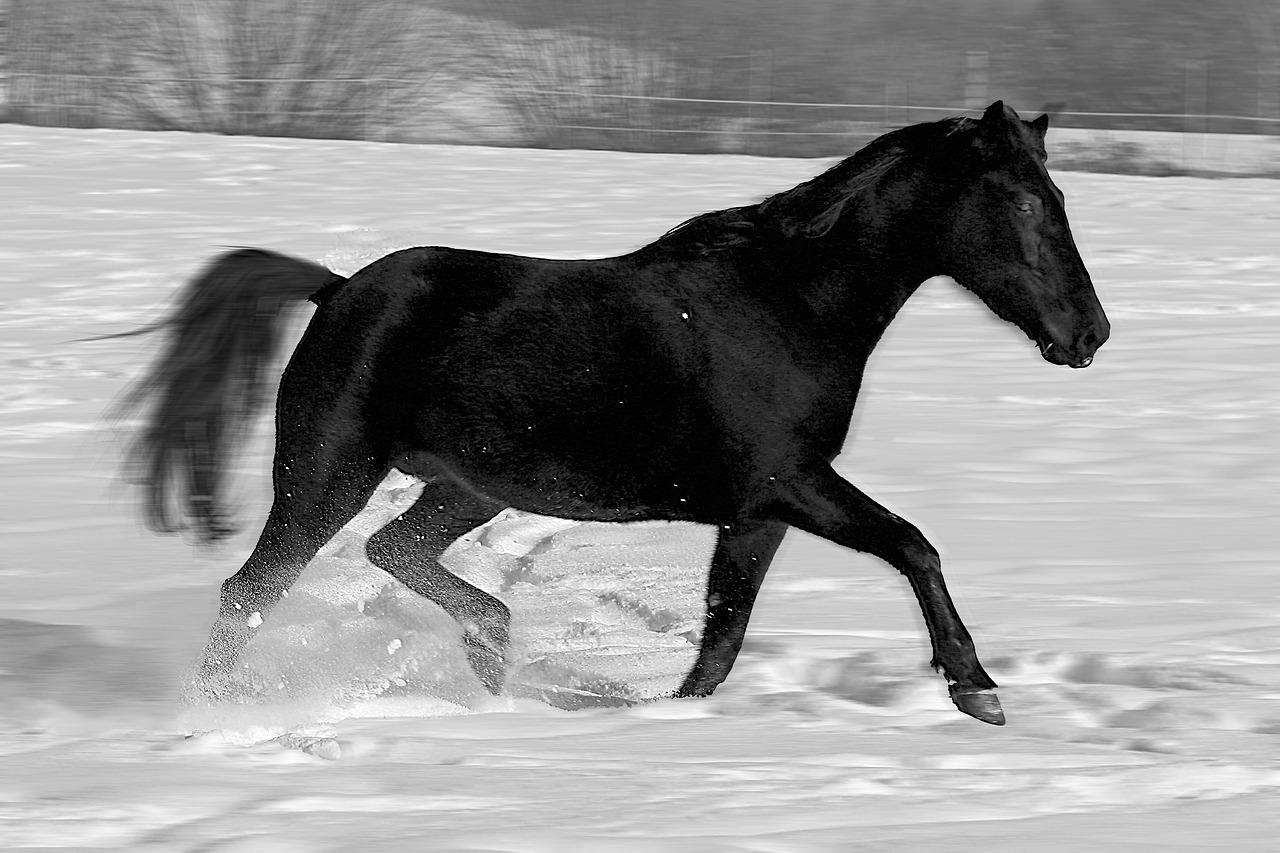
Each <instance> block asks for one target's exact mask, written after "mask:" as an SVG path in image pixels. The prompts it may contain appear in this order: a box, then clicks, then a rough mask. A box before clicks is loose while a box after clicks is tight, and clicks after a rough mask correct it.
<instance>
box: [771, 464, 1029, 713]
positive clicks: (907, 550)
mask: <svg viewBox="0 0 1280 853" xmlns="http://www.w3.org/2000/svg"><path fill="white" fill-rule="evenodd" d="M777 515H778V517H779V518H782V519H784V520H785V521H787V522H788V523H789V524H792V525H795V526H796V527H799V528H801V529H802V530H807V531H809V532H810V533H814V534H816V535H818V536H821V537H823V538H824V539H829V540H831V541H832V542H836V543H837V544H840V545H844V546H845V547H847V548H852V549H854V550H856V551H862V552H865V553H868V554H873V555H875V556H877V557H879V558H881V559H882V560H884V561H886V562H887V563H889V564H890V565H892V566H893V567H894V568H896V569H897V570H898V571H900V572H901V573H902V574H903V575H904V576H905V577H906V579H907V581H908V582H909V583H910V584H911V589H912V591H913V592H914V593H915V596H916V600H917V602H919V604H920V611H921V613H922V614H923V616H924V623H925V626H926V628H928V631H929V640H930V644H931V646H932V648H933V660H932V661H931V663H932V665H933V667H934V669H937V670H940V671H941V672H942V674H943V676H944V677H945V678H946V679H947V683H948V685H949V689H950V693H951V700H952V701H953V702H954V703H955V705H956V707H957V708H959V709H960V710H961V711H963V712H964V713H966V714H968V715H969V716H971V717H974V718H976V719H979V720H981V721H983V722H984V723H991V724H992V725H997V726H1000V725H1004V712H1003V711H1002V710H1001V709H1000V700H999V699H998V698H996V694H995V693H994V692H993V690H992V688H994V687H995V686H996V683H995V682H994V681H993V680H992V679H991V676H989V675H987V673H986V671H985V670H984V669H983V668H982V664H981V663H980V662H979V661H978V653H977V650H976V649H975V648H974V645H973V638H972V637H971V636H970V635H969V631H968V629H967V628H965V626H964V623H963V622H962V621H960V615H959V613H957V612H956V606H955V603H954V602H952V600H951V595H950V593H948V592H947V586H946V583H945V582H944V581H943V578H942V563H941V561H940V560H939V558H938V552H937V550H936V549H935V548H934V547H933V546H932V545H931V544H929V541H928V540H927V539H925V537H924V535H923V534H922V533H921V532H920V531H919V530H917V529H916V528H915V526H914V525H912V524H910V523H909V522H907V521H905V520H903V519H901V518H899V517H898V516H896V515H894V514H893V513H892V512H890V511H889V510H887V509H885V508H884V507H883V506H881V505H880V504H878V503H876V502H875V501H874V500H872V499H871V498H869V497H867V496H866V495H865V494H863V493H862V492H861V491H860V490H859V489H858V488H857V487H855V486H853V485H852V484H850V483H849V482H847V481H846V480H844V479H842V478H841V477H840V476H839V475H838V474H836V472H835V471H834V470H832V469H831V467H830V466H829V465H825V464H824V465H821V466H814V467H813V468H812V469H810V470H808V471H805V472H804V473H803V474H798V475H797V476H795V477H793V478H790V479H789V480H788V482H786V484H785V485H784V488H783V490H782V492H781V495H780V499H779V501H778V505H777Z"/></svg>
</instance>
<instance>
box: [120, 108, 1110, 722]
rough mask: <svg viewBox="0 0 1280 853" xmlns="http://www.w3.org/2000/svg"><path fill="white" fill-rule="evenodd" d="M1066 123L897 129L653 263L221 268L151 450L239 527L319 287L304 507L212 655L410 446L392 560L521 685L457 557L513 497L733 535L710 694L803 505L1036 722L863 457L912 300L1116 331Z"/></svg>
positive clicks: (216, 658)
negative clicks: (858, 478)
mask: <svg viewBox="0 0 1280 853" xmlns="http://www.w3.org/2000/svg"><path fill="white" fill-rule="evenodd" d="M1047 127H1048V119H1047V117H1046V116H1041V117H1040V118H1039V119H1036V120H1035V121H1032V122H1024V121H1022V120H1021V119H1019V118H1018V116H1017V114H1016V113H1015V112H1014V111H1013V110H1011V109H1009V108H1007V107H1005V106H1004V105H1003V104H1002V103H1001V102H999V101H997V102H996V103H994V104H992V105H991V106H990V107H989V108H988V109H987V110H986V111H985V113H984V115H983V116H982V118H981V119H970V118H951V119H945V120H942V121H938V122H932V123H928V124H920V125H915V126H912V127H907V128H903V129H901V130H897V131H894V132H892V133H888V134H886V135H884V136H882V137H880V138H879V139H877V140H876V141H874V142H872V143H871V144H870V145H868V146H867V147H866V148H864V149H862V150H861V151H859V152H858V153H857V154H855V155H853V156H852V157H850V158H848V159H846V160H844V161H843V162H841V163H839V164H837V165H836V166H834V167H832V168H831V169H829V170H828V171H826V172H825V173H823V174H821V175H819V176H818V177H816V178H813V179H812V180H809V181H806V182H805V183H803V184H800V185H799V186H797V187H795V188H793V189H790V190H787V191H786V192H781V193H778V194H777V195H774V196H771V197H769V198H767V199H765V200H764V201H762V202H760V203H758V204H753V205H748V206H744V207H736V208H731V209H727V210H720V211H715V212H712V213H707V214H703V215H701V216H697V217H695V218H693V219H690V220H689V221H687V222H685V223H683V224H682V225H679V226H678V227H676V228H674V229H673V230H672V231H670V232H668V233H667V234H665V235H664V236H662V237H660V238H659V239H658V240H656V241H654V242H653V243H650V244H649V245H647V246H645V247H643V248H641V249H638V250H636V251H634V252H632V253H630V254H626V255H622V256H620V257H615V258H605V259H600V260H572V261H564V260H546V259H540V258H527V257H518V256H513V255H501V254H490V253H486V252H477V251H464V250H459V249H451V248H442V247H428V248H417V249H406V250H404V251H400V252H395V253H394V254H391V255H388V256H386V257H384V258H382V259H381V260H378V261H376V262H374V263H372V264H370V265H369V266H367V267H365V268H364V269H362V270H360V271H359V272H358V273H356V274H355V275H353V276H351V277H350V278H349V279H348V278H343V277H342V276H340V275H337V274H335V273H332V272H330V271H329V270H327V269H325V268H324V267H321V266H317V265H315V264H312V263H309V262H306V261H301V260H295V259H291V258H286V257H283V256H281V255H277V254H274V253H271V252H265V251H260V250H253V249H246V250H240V251H235V252H231V253H229V254H226V255H224V256H222V257H221V258H219V259H217V260H216V261H215V262H214V263H213V264H212V266H211V267H209V268H208V269H206V270H205V271H204V272H203V273H202V274H201V275H200V276H199V277H198V278H197V279H196V280H195V281H193V282H192V283H191V284H190V285H189V286H188V288H187V290H186V291H185V292H184V294H183V296H182V301H181V303H180V305H179V307H178V308H177V309H176V311H175V312H174V313H173V314H172V315H171V316H170V317H169V318H167V319H165V320H163V321H161V322H160V323H159V324H157V325H156V326H155V327H151V328H163V329H166V330H168V332H169V334H170V337H169V339H168V341H167V344H166V349H165V351H164V352H163V354H162V355H161V357H160V358H159V359H158V360H157V362H156V363H155V364H154V365H153V367H152V368H151V370H150V372H149V373H148V374H147V375H146V376H145V377H144V378H143V379H142V381H141V382H140V383H139V384H138V385H137V386H136V387H135V388H134V389H133V391H132V392H131V393H130V395H129V396H128V397H127V398H126V400H125V404H126V405H128V406H137V405H143V404H149V405H150V415H149V418H148V420H147V422H146V426H145V428H144V430H143V431H142V432H141V433H140V435H139V436H138V438H137V439H136V441H135V443H134V445H133V446H132V449H131V452H132V457H131V458H132V459H133V461H134V463H135V464H136V465H137V466H138V472H139V477H140V480H141V482H143V483H144V484H145V486H146V487H147V491H146V494H147V515H148V520H149V522H150V524H151V525H152V526H153V527H154V528H156V529H159V530H162V531H172V530H176V529H181V528H189V529H193V530H194V532H195V534H196V535H197V536H198V537H199V538H200V539H202V540H206V541H211V540H214V539H217V538H219V537H222V536H225V535H227V534H229V533H230V532H231V529H230V526H229V525H228V524H227V523H226V521H225V520H224V519H225V518H226V515H225V510H224V508H223V506H222V492H223V490H224V474H225V472H226V459H227V456H228V454H229V453H230V452H231V451H233V450H234V448H235V445H236V444H237V442H238V440H239V438H240V437H241V435H242V431H243V429H244V427H245V425H246V424H247V423H248V422H249V421H250V419H251V418H252V417H253V415H254V414H255V412H257V411H259V410H260V409H259V407H260V406H262V405H263V404H265V403H266V402H267V401H268V400H269V399H270V396H271V392H272V390H273V389H274V383H273V381H272V380H273V378H274V377H273V375H272V372H271V364H272V356H273V355H274V354H275V352H276V350H277V347H278V342H279V339H280V336H281V329H280V327H281V325H282V323H281V320H282V317H283V314H282V308H283V307H284V306H285V305H286V304H288V303H290V302H301V301H302V300H304V299H309V300H311V301H312V302H315V303H316V304H317V305H319V309H318V310H317V311H316V313H315V316H314V317H313V319H312V320H311V322H310V324H309V326H308V327H307V330H306V333H305V334H304V335H303V337H302V340H301V342H300V343H299V344H298V346H297V349H296V350H295V351H294V353H293V356H292V358H291V359H290V361H289V364H288V366H287V367H286V368H285V371H284V376H283V379H282V380H281V383H280V385H279V392H278V399H277V404H276V448H275V462H274V502H273V504H272V507H271V513H270V516H269V517H268V519H267V522H266V526H265V528H264V529H263V531H262V534H261V537H260V538H259V540H258V543H257V546H256V547H255V549H254V551H253V553H252V555H251V556H250V557H249V559H248V561H247V562H246V563H245V564H244V566H243V567H242V568H241V569H240V571H238V572H237V573H236V574H235V575H233V576H232V577H231V578H229V579H228V580H227V581H226V582H225V583H224V584H223V586H222V604H221V611H220V615H219V617H218V620H217V622H216V624H215V626H214V629H213V632H212V636H211V637H210V640H209V646H208V649H207V651H206V654H205V657H204V659H203V662H202V664H201V670H200V674H201V678H202V679H203V680H204V681H205V683H209V681H210V680H211V679H212V680H216V679H217V678H220V677H223V676H225V675H226V674H227V673H228V672H229V671H230V670H231V669H232V667H233V665H234V663H235V661H236V658H237V656H238V654H239V652H240V651H241V649H242V648H243V646H244V644H245V643H246V642H247V641H248V639H249V637H250V636H251V635H252V632H253V629H254V628H256V627H257V626H258V625H259V624H260V623H261V620H262V617H263V616H265V615H266V614H267V612H268V611H269V610H270V609H271V607H272V605H273V604H274V603H275V602H276V601H277V599H279V597H280V596H282V595H284V594H285V593H286V592H287V590H288V589H289V587H290V585H291V584H293V582H294V581H295V580H296V579H297V577H298V575H299V574H300V573H301V572H302V570H303V568H304V567H305V566H306V565H307V563H308V561H309V560H311V558H312V557H313V556H314V555H315V554H316V552H317V551H318V550H319V549H320V548H321V547H322V546H323V545H324V544H325V543H326V542H327V541H328V540H329V539H330V537H332V536H333V535H334V533H336V532H337V531H338V530H339V529H340V528H341V527H342V526H343V525H344V524H345V523H346V522H347V521H349V520H350V519H351V518H352V517H353V516H355V515H356V514H357V513H359V512H360V511H361V509H363V508H364V506H365V503H366V501H367V500H368V499H369V497H370V495H371V494H372V493H373V492H374V490H375V489H376V488H377V486H378V484H379V483H380V482H381V480H382V479H383V478H384V476H385V475H386V474H387V473H388V472H389V471H390V470H391V469H392V468H396V469H399V470H400V471H403V472H405V473H408V474H411V475H413V476H415V477H417V478H418V479H420V480H421V481H422V482H423V483H424V484H425V486H424V489H423V492H422V495H421V497H420V498H419V499H418V500H417V502H416V503H415V504H414V505H413V506H412V507H411V508H410V509H409V510H407V511H406V512H405V513H404V514H403V515H401V516H400V517H399V518H397V519H395V520H394V521H392V522H390V523H389V524H387V525H386V526H385V527H383V528H382V529H381V530H379V531H378V532H377V533H375V534H374V535H373V536H372V537H370V539H369V542H368V545H367V553H368V557H369V559H370V561H372V562H373V563H374V564H375V565H377V566H379V567H380V568H382V569H384V570H386V571H387V572H388V573H390V574H391V575H392V576H393V577H395V578H396V579H398V580H400V581H401V582H403V583H404V584H405V585H406V586H408V587H409V588H410V589H412V590H414V591H415V592H417V593H419V594H420V595H423V596H425V597H427V598H428V599H430V600H432V601H434V602H436V603H437V604H439V605H440V606H441V607H443V608H444V609H445V610H446V611H447V612H448V613H449V614H450V615H452V616H453V617H454V618H455V619H457V620H458V621H459V622H460V623H461V624H462V625H463V627H464V629H465V631H464V636H465V638H466V643H467V653H468V657H469V660H470V662H471V665H472V667H473V668H474V669H475V671H476V673H477V674H478V675H479V677H480V678H481V680H482V681H483V682H484V684H485V685H486V686H487V687H488V688H489V689H490V690H492V691H495V692H496V691H498V690H499V689H500V688H501V685H502V681H503V677H504V670H505V653H506V646H507V639H508V624H509V620H510V613H509V611H508V609H507V608H506V606H505V605H503V604H502V602H500V601H498V600H497V599H496V598H494V597H493V596H491V595H489V594H487V593H485V592H483V591H481V590H479V589H477V588H476V587H474V586H472V585H470V584H468V583H466V582H464V581H462V580H461V579H459V578H458V577H456V576H455V575H453V574H451V573H450V572H448V571H446V570H445V569H444V568H443V567H442V566H441V565H440V564H439V563H438V562H437V560H436V558H437V557H439V556H440V554H441V553H442V552H443V551H444V550H445V549H446V548H447V547H448V546H449V544H450V543H452V542H453V541H454V540H455V539H457V538H458V537H459V536H462V535H463V534H465V533H467V532H468V531H470V530H472V529H474V528H475V527H477V526H479V525H481V524H483V523H484V522H486V521H488V520H489V519H490V518H492V517H493V516H494V515H495V514H496V513H498V512H499V511H501V510H502V509H504V508H505V507H508V506H512V507H516V508H518V509H521V510H527V511H529V512H534V513H540V514H543V515H551V516H559V517H562V518H567V519H579V520H589V521H609V522H625V521H637V520H641V519H667V520H673V521H688V522H697V523H700V524H707V525H714V526H715V527H716V528H717V530H718V533H719V540H718V544H717V546H716V549H715V555H714V557H713V558H712V564H711V570H710V578H709V581H708V588H707V594H706V608H707V609H706V622H705V626H704V629H703V632H702V641H701V648H700V650H699V653H698V657H697V661H696V663H695V664H694V666H693V669H692V670H691V671H690V672H689V674H688V676H687V677H686V678H685V680H684V682H683V684H682V685H681V686H680V688H679V690H678V691H677V695H678V696H705V695H707V694H709V693H711V692H712V691H713V690H714V689H715V688H716V686H717V685H718V684H720V682H722V681H723V680H724V679H725V677H726V676H727V675H728V674H729V670H730V668H731V667H732V666H733V662H734V659H735V658H736V656H737V654H738V650H739V648H740V647H741V645H742V640H743V636H744V634H745V632H746V628H747V621H748V618H749V617H750V615H751V608H752V605H753V603H754V601H755V598H756V593H757V591H758V590H759V589H760V585H761V582H762V581H763V580H764V576H765V571H766V570H767V569H768V567H769V563H770V560H771V559H772V558H773V556H774V553H775V551H776V550H777V548H778V545H779V543H780V542H781V541H782V537H783V535H784V534H785V533H786V531H787V528H788V527H789V526H795V527H799V528H801V529H802V530H807V531H809V532H811V533H814V534H816V535H818V536H821V537H823V538H826V539H829V540H831V541H833V542H837V543H839V544H841V545H844V546H846V547H849V548H853V549H855V550H858V551H864V552H867V553H870V554H874V555H876V556H878V557H880V558H881V559H883V560H885V561H886V562H888V563H889V564H890V565H892V566H893V567H894V568H896V569H897V570H898V571H900V572H902V573H903V574H904V575H905V576H906V578H907V580H908V581H909V582H910V584H911V587H912V589H913V590H914V592H915V595H916V598H917V600H918V601H919V604H920V608H921V610H922V611H923V614H924V622H925V625H926V626H927V627H928V630H929V638H930V641H931V643H932V646H933V661H932V663H933V666H934V667H935V668H937V669H939V670H941V672H942V674H943V675H944V676H945V677H946V679H947V681H948V683H949V684H950V691H951V697H952V700H953V701H954V702H955V704H956V706H957V707H958V708H959V709H960V710H962V711H964V712H965V713H966V714H970V715H972V716H974V717H976V718H977V719H979V720H982V721H984V722H988V723H993V724H997V725H999V724H1002V723H1003V722H1004V715H1003V713H1002V711H1001V708H1000V703H999V701H998V699H997V698H996V695H995V693H994V692H993V691H992V688H994V687H995V682H994V681H992V680H991V677H990V676H988V675H987V673H986V672H985V671H984V670H983V668H982V665H981V664H980V663H979V661H978V657H977V654H976V652H975V650H974V645H973V640H972V639H971V638H970V636H969V632H968V630H966V628H965V626H964V625H963V623H962V622H961V621H960V617H959V615H958V614H957V613H956V609H955V606H954V604H953V603H952V601H951V598H950V596H949V595H948V593H947V589H946V586H945V585H944V583H943V578H942V571H941V568H940V563H939V560H938V552H937V551H936V550H935V549H934V548H933V546H932V545H930V544H929V542H928V541H927V540H926V539H925V538H924V536H923V535H921V533H920V531H919V530H917V529H916V528H915V527H914V526H912V525H911V524H910V523H908V522H907V521H904V520H903V519H902V518H899V517H898V516H896V515H894V514H893V513H892V512H890V511H889V510H887V509H885V508H884V507H883V506H881V505H880V504H878V503H876V502H875V501H874V500H872V499H871V498H870V497H868V496H867V495H865V494H863V493H862V492H861V491H860V490H859V489H858V488H856V487H855V486H853V485H851V484H850V483H848V482H847V481H845V480H844V479H842V478H841V477H840V476H838V475H837V474H836V472H835V471H834V470H833V469H832V467H831V461H832V459H833V458H834V457H835V456H836V454H837V453H839V452H840V449H841V446H842V444H843V443H844V440H845V435H846V433H847V431H848V428H849V422H850V418H851V416H852V414H853V406H854V400H855V399H856V397H857V394H858V388H859V385H860V383H861V381H862V371H863V368H864V366H865V365H866V362H867V358H868V356H869V355H870V353H871V350H872V348H873V347H874V346H875V345H876V343H877V341H879V339H880V337H881V335H882V334H883V333H884V330H885V328H886V326H888V324H889V322H890V321H891V320H892V319H893V317H894V315H895V314H896V313H897V311H898V309H899V308H900V307H901V306H902V304H903V303H904V302H905V301H906V300H907V298H908V297H909V296H910V295H911V294H912V293H913V292H914V291H915V289H916V288H917V287H918V286H919V285H920V284H921V283H922V282H923V281H924V280H925V279H928V278H930V277H932V276H936V275H948V276H951V277H952V278H953V279H955V280H956V281H957V282H959V283H960V284H961V285H963V286H964V287H966V288H968V289H969V290H971V291H973V292H974V293H975V294H977V295H978V296H979V297H980V298H981V299H982V301H983V302H985V303H986V304H987V306H988V307H989V308H990V309H991V310H992V311H993V312H995V314H997V315H998V316H999V317H1001V318H1003V319H1005V320H1008V321H1010V322H1012V323H1013V324H1015V325H1016V326H1018V328H1020V329H1022V331H1023V332H1025V333H1026V334H1027V336H1028V337H1030V338H1031V339H1032V340H1033V341H1035V342H1036V343H1037V344H1038V345H1039V349H1040V353H1041V355H1042V356H1043V357H1044V358H1045V359H1046V360H1047V361H1049V362H1052V363H1054V364H1065V365H1070V366H1071V367H1085V366H1086V365H1088V364H1089V362H1090V361H1091V360H1092V358H1093V354H1094V351H1095V350H1097V348H1098V347H1099V346H1100V345H1101V344H1102V343H1103V342H1104V341H1105V340H1106V339H1107V335H1108V333H1109V326H1108V323H1107V319H1106V316H1105V315H1104V313H1103V310H1102V307H1101V305H1100V304H1099V302H1098V299H1097V296H1096V295H1095V293H1094V290H1093V285H1092V283H1091V282H1090V279H1089V274H1088V272H1087V271H1086V270H1085V267H1084V263H1083V262H1082V261H1081V259H1080V255H1079V252H1078V251H1077V249H1076V246H1075V243H1074V242H1073V240H1072V237H1071V232H1070V229H1069V227H1068V224H1067V217H1066V213H1065V211H1064V209H1063V196H1062V193H1061V192H1060V191H1059V190H1058V188H1057V187H1056V186H1055V185H1054V184H1053V182H1052V181H1051V180H1050V178H1049V174H1048V172H1047V171H1046V169H1045V160H1046V154H1045V149H1044V134H1045V131H1046V129H1047Z"/></svg>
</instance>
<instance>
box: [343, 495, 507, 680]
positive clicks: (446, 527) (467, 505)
mask: <svg viewBox="0 0 1280 853" xmlns="http://www.w3.org/2000/svg"><path fill="white" fill-rule="evenodd" d="M503 508H504V507H503V505H502V504H500V503H495V502H492V501H487V500H485V499H483V498H481V497H479V496H477V495H476V494H474V493H473V492H471V491H470V490H468V489H466V488H464V487H462V486H461V485H459V484H457V483H454V482H451V481H449V480H447V479H433V480H431V481H429V482H427V484H426V485H425V487H424V488H423V490H422V494H421V495H420V496H419V498H418V500H417V501H416V502H415V503H414V505H413V506H411V507H409V509H408V510H406V511H405V512H404V513H403V514H401V515H400V516H399V517H398V518H396V519H395V520H393V521H391V522H389V523H388V524H387V525H386V526H385V527H383V528H382V529H381V530H379V531H378V532H377V533H375V534H373V535H372V536H370V537H369V543H368V545H367V546H366V547H365V551H366V553H367V554H368V557H369V561H370V562H371V563H373V564H374V565H375V566H377V567H378V568H380V569H382V570H383V571H385V572H387V573H388V574H389V575H391V576H392V577H393V578H395V579H396V580H398V581H400V582H401V583H402V584H404V585H405V586H407V587H408V588H409V589H411V590H413V591H414V592H416V593H417V594H418V595H421V596H423V597H424V598H427V599H429V600H431V601H434V602H435V603H436V604H438V605H440V607H442V608H443V609H444V611H445V612H446V613H448V614H449V615H450V616H452V617H453V618H454V619H455V620H457V622H458V624H460V625H461V626H462V639H463V642H464V643H466V646H467V660H468V662H469V663H470V664H471V668H472V669H473V670H475V673H476V675H477V676H479V678H480V681H481V682H482V683H483V684H484V686H485V688H486V689H488V690H489V692H491V693H495V694H496V693H498V692H499V691H500V690H501V689H502V682H503V679H504V678H505V677H506V665H507V660H506V653H507V641H508V639H509V635H510V626H511V611H510V610H508V609H507V606H506V605H505V604H503V603H502V602H501V601H499V600H498V599H496V598H494V597H493V596H492V595H490V594H489V593H487V592H485V591H484V590H482V589H480V588H478V587H476V586H473V585H472V584H469V583H467V582H466V581H464V580H462V579H461V578H459V577H458V576H457V575H455V574H453V573H452V572H450V571H449V570H448V569H446V568H445V567H444V566H442V565H440V563H439V559H438V558H439V557H440V555H441V554H443V553H444V552H445V550H446V549H447V548H448V547H449V545H450V544H452V543H453V542H454V540H456V539H457V538H458V537H460V536H462V535H464V534H466V533H468V532H470V531H472V530H474V529H475V528H477V527H479V526H480V525H481V524H484V523H485V522H486V521H488V520H489V519H491V518H493V516H495V515H497V514H498V513H499V512H501V511H502V509H503Z"/></svg>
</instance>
